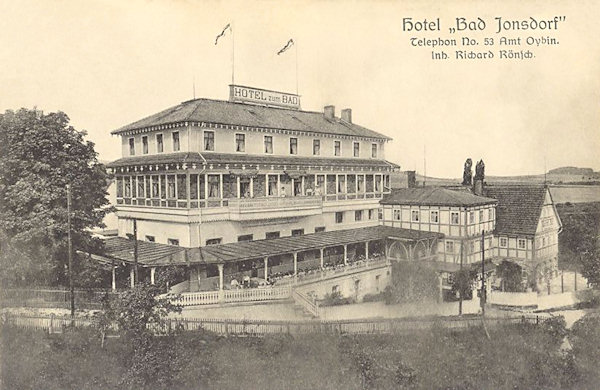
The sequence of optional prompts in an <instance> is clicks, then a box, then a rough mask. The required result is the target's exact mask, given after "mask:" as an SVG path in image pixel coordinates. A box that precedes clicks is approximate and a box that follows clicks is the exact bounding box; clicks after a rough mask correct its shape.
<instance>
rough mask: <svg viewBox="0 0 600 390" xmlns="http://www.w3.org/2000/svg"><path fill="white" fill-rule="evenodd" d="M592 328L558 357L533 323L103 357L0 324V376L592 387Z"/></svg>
mask: <svg viewBox="0 0 600 390" xmlns="http://www.w3.org/2000/svg"><path fill="white" fill-rule="evenodd" d="M597 322H598V321H597ZM597 325H598V323H594V324H593V326H587V327H586V328H585V329H586V332H588V333H585V332H584V333H585V334H584V333H581V332H580V333H581V334H584V336H585V337H583V338H582V337H579V338H577V337H573V338H574V340H576V342H578V343H579V344H578V345H574V348H573V354H564V353H562V352H560V350H559V347H560V343H561V339H562V335H560V332H555V331H554V330H553V328H552V327H549V326H545V327H534V326H532V325H529V326H523V325H513V326H507V327H503V328H495V329H492V330H491V333H490V335H491V338H490V339H489V340H488V339H487V337H486V336H485V333H484V332H483V330H481V329H473V330H471V331H462V332H449V331H446V330H436V329H434V330H431V331H423V332H420V333H413V334H411V335H396V336H390V335H382V336H324V335H305V336H302V337H289V336H272V337H265V338H233V337H231V338H225V337H217V336H214V335H211V334H207V333H191V332H190V333H185V334H181V335H179V336H173V337H162V338H154V339H152V340H149V341H148V343H147V345H131V344H130V343H128V342H127V340H125V339H109V340H108V341H107V344H106V346H105V348H104V349H101V348H100V340H99V338H98V337H97V335H96V334H95V333H94V332H93V331H92V330H86V329H78V330H76V331H73V332H67V333H64V334H60V335H47V334H45V333H44V332H41V331H28V330H24V329H19V328H13V327H8V326H6V327H4V328H3V329H2V334H1V344H0V348H1V349H0V353H1V361H2V366H1V372H0V373H1V378H2V388H3V389H4V388H6V389H48V390H52V389H61V390H62V389H127V388H132V389H140V388H145V389H163V388H164V389H336V390H337V389H364V388H368V389H397V388H419V389H560V388H568V389H571V388H582V389H583V388H590V389H592V388H597V387H596V385H597V383H600V375H599V374H598V373H597V370H594V369H593V368H592V369H590V367H594V364H596V363H599V362H600V358H599V357H598V356H597V355H599V354H600V353H599V352H598V348H596V349H593V350H592V351H591V352H590V351H589V349H588V348H586V344H587V343H592V344H593V343H595V345H600V332H599V331H595V329H596V328H598V326H597ZM590 332H591V333H590ZM589 338H595V340H588V339H589ZM577 340H579V341H577ZM581 340H585V341H583V342H582V341H581ZM582 348H583V349H582ZM590 353H591V355H590ZM136 354H137V355H136ZM136 356H138V358H135V357H136ZM140 356H141V357H140Z"/></svg>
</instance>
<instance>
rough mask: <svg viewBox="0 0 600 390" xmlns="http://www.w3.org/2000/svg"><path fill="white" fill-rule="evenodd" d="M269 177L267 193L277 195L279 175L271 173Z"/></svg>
mask: <svg viewBox="0 0 600 390" xmlns="http://www.w3.org/2000/svg"><path fill="white" fill-rule="evenodd" d="M268 177H269V180H268V186H267V195H269V196H275V195H277V175H269V176H268Z"/></svg>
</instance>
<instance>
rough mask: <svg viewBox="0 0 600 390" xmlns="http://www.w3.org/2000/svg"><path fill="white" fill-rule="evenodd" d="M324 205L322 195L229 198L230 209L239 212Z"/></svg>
mask: <svg viewBox="0 0 600 390" xmlns="http://www.w3.org/2000/svg"><path fill="white" fill-rule="evenodd" d="M322 205H323V200H322V199H321V197H320V196H290V197H261V198H235V199H229V210H230V211H234V210H236V211H238V212H241V213H243V212H254V211H262V210H269V209H286V208H293V209H299V208H300V209H302V208H317V207H321V206H322Z"/></svg>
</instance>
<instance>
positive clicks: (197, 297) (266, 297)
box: [171, 286, 292, 306]
mask: <svg viewBox="0 0 600 390" xmlns="http://www.w3.org/2000/svg"><path fill="white" fill-rule="evenodd" d="M291 296H292V289H291V286H283V287H271V288H244V289H238V290H222V291H199V292H194V293H182V294H180V296H179V297H178V298H176V299H173V300H172V301H171V302H172V303H173V304H176V305H182V306H195V305H213V304H218V303H233V302H256V301H273V300H280V299H289V298H291Z"/></svg>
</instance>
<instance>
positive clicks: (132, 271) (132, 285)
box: [129, 266, 135, 288]
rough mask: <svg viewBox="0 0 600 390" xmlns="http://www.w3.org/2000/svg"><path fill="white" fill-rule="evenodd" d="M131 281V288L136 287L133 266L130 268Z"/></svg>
mask: <svg viewBox="0 0 600 390" xmlns="http://www.w3.org/2000/svg"><path fill="white" fill-rule="evenodd" d="M129 282H130V285H131V288H134V287H135V273H134V270H133V266H131V269H130V270H129Z"/></svg>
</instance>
